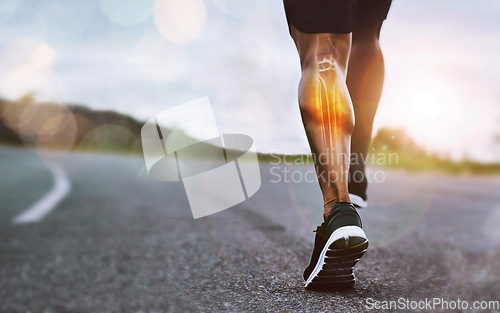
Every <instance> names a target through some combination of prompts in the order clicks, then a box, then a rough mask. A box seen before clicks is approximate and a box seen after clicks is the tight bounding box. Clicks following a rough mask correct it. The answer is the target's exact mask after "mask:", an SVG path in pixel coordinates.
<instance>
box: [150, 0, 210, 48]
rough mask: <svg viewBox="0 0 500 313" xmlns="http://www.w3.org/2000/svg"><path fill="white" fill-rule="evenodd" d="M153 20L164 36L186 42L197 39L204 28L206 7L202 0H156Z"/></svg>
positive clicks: (174, 40) (180, 42) (175, 41)
mask: <svg viewBox="0 0 500 313" xmlns="http://www.w3.org/2000/svg"><path fill="white" fill-rule="evenodd" d="M154 20H155V24H156V28H157V29H158V31H159V32H160V33H161V34H162V35H163V36H164V37H165V38H167V39H168V40H170V41H172V42H174V43H177V44H187V43H191V42H193V41H195V40H197V39H198V38H199V37H200V36H201V35H202V33H203V31H204V30H205V28H206V25H207V9H206V7H205V3H204V2H203V0H158V1H156V4H155V7H154Z"/></svg>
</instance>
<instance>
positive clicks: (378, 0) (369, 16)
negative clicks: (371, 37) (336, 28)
mask: <svg viewBox="0 0 500 313" xmlns="http://www.w3.org/2000/svg"><path fill="white" fill-rule="evenodd" d="M391 4H392V0H357V3H356V7H355V12H354V20H353V24H354V27H353V29H354V31H356V30H357V29H362V28H368V29H375V28H379V29H380V26H381V25H382V22H383V21H384V20H385V19H386V18H387V14H388V13H389V9H390V7H391Z"/></svg>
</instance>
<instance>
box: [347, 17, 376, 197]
mask: <svg viewBox="0 0 500 313" xmlns="http://www.w3.org/2000/svg"><path fill="white" fill-rule="evenodd" d="M381 26H382V21H380V22H379V23H376V24H374V25H372V26H366V25H363V26H361V25H356V26H355V28H354V30H353V33H352V48H351V55H350V58H349V66H348V72H347V86H348V88H349V93H350V95H351V99H352V103H353V107H354V114H355V118H356V125H355V126H354V131H353V134H352V138H351V153H352V157H351V166H350V169H349V171H350V177H349V193H350V194H354V195H356V196H359V197H361V198H362V199H363V200H365V201H366V199H367V197H366V190H367V185H368V182H367V179H366V177H365V176H366V175H365V160H366V158H367V155H368V149H369V146H370V142H371V136H372V129H373V119H374V117H375V113H376V111H377V107H378V103H379V100H380V96H381V94H382V86H383V83H384V58H383V55H382V51H381V50H380V45H379V34H380V28H381ZM352 200H353V203H355V202H356V201H355V199H352Z"/></svg>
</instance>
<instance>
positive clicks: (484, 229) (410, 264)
mask: <svg viewBox="0 0 500 313" xmlns="http://www.w3.org/2000/svg"><path fill="white" fill-rule="evenodd" d="M49 159H50V160H51V162H56V163H57V164H59V165H60V167H61V168H62V169H63V170H64V173H65V174H66V175H67V177H68V179H69V181H70V183H71V191H70V192H69V194H68V195H66V196H65V197H64V199H62V201H61V202H60V203H59V204H58V205H57V207H55V209H54V210H53V211H51V212H49V213H48V214H47V215H46V216H45V217H44V218H43V219H41V220H40V221H37V222H32V223H24V224H16V223H14V222H13V221H14V220H15V219H16V217H17V216H19V215H20V214H22V213H23V212H25V211H26V210H27V209H28V208H29V207H30V206H32V205H33V204H34V203H36V202H37V201H38V200H39V199H41V198H43V197H44V195H46V194H47V193H48V192H50V190H51V188H52V186H53V177H52V174H51V171H50V170H49V167H47V166H46V164H45V163H44V162H45V160H47V158H46V157H44V158H42V159H41V158H40V157H39V156H38V155H37V154H36V153H35V152H33V151H28V150H17V149H7V148H1V149H0V177H1V178H0V206H1V209H0V239H1V240H0V312H143V313H147V312H217V311H228V312H251V311H257V312H264V311H277V312H285V311H290V312H320V311H321V312H323V311H324V312H331V311H337V312H348V311H350V312H362V311H367V306H368V303H369V301H372V300H371V299H373V300H380V301H383V300H398V299H399V298H400V297H404V298H405V299H408V300H409V301H419V300H423V299H425V298H434V297H436V298H442V299H443V300H446V301H456V300H457V299H460V300H467V301H471V305H472V301H480V300H489V301H492V300H497V301H498V300H500V193H499V190H500V188H499V187H500V178H499V177H489V178H485V177H479V178H478V177H467V176H447V175H442V174H415V173H407V172H403V171H384V172H380V173H379V176H378V179H379V180H380V181H381V182H380V183H375V184H372V185H371V187H370V190H369V197H370V202H371V205H370V207H369V208H367V209H365V210H363V211H360V214H361V216H362V218H363V223H364V229H365V231H366V233H367V235H368V237H369V239H370V248H369V250H368V252H367V254H366V255H365V257H364V258H363V259H362V260H361V261H360V262H359V263H358V265H357V267H356V271H355V273H356V275H357V279H358V281H357V283H356V286H355V287H354V288H351V289H346V290H328V291H308V290H305V289H304V288H303V281H302V278H301V275H302V270H303V269H304V267H305V266H306V265H307V263H308V261H309V256H310V253H311V249H312V243H313V239H314V233H313V232H312V229H314V228H315V227H316V225H317V224H318V223H319V222H320V221H321V214H322V212H321V200H320V194H319V191H318V188H317V185H316V183H314V182H312V183H309V182H303V181H302V182H297V183H293V182H286V181H285V180H284V178H285V177H284V176H283V175H284V174H283V170H284V169H285V168H286V170H287V171H289V172H290V173H295V174H293V175H295V176H293V177H294V178H295V179H296V180H297V179H298V178H300V175H301V174H305V173H306V172H307V171H311V170H312V167H310V166H277V165H269V164H268V165H264V164H261V175H262V186H261V189H260V190H259V191H258V192H257V193H256V194H255V195H254V196H253V197H252V198H250V199H249V200H247V201H245V202H243V203H241V204H240V205H238V206H236V207H233V208H231V209H228V210H226V211H223V212H220V213H217V214H215V215H212V216H209V217H204V218H201V219H197V220H194V219H193V218H192V216H191V212H190V209H189V204H188V201H187V197H186V194H185V191H184V188H183V186H182V184H181V183H173V182H156V181H153V180H150V179H149V178H148V177H147V174H146V172H145V169H144V162H143V160H142V159H141V158H138V157H128V156H115V155H96V154H67V155H64V156H60V157H51V158H49ZM277 175H279V177H280V178H281V182H276V180H278V179H277V177H278V176H277ZM371 303H373V302H371ZM399 311H404V310H399ZM411 311H416V310H411ZM423 311H429V310H428V309H424V310H423ZM472 311H474V310H471V312H472ZM486 311H493V310H485V312H486Z"/></svg>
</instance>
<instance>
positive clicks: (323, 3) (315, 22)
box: [283, 0, 356, 34]
mask: <svg viewBox="0 0 500 313" xmlns="http://www.w3.org/2000/svg"><path fill="white" fill-rule="evenodd" d="M355 1H356V0H283V2H284V6H285V13H286V17H287V21H288V25H289V27H290V26H293V27H295V28H296V29H298V30H299V31H301V32H303V33H309V34H318V33H331V34H346V33H350V32H352V27H353V17H354V12H355V11H354V5H355ZM290 32H291V27H290Z"/></svg>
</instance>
